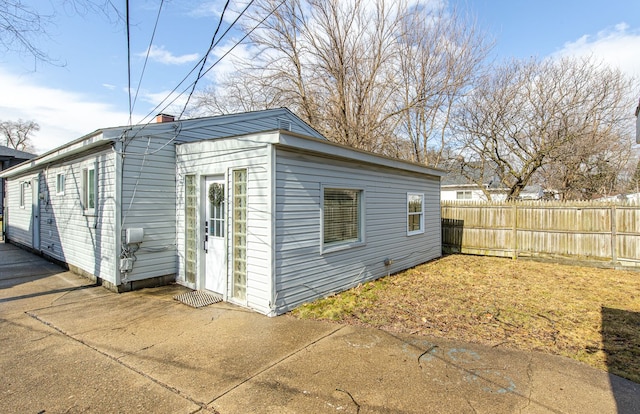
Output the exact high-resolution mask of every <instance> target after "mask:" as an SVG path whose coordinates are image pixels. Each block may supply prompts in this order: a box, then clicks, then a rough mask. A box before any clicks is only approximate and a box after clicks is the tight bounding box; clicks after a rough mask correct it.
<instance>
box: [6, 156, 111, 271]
mask: <svg viewBox="0 0 640 414" xmlns="http://www.w3.org/2000/svg"><path fill="white" fill-rule="evenodd" d="M88 167H93V168H96V174H97V199H96V209H95V214H94V215H86V214H85V212H84V210H83V206H82V204H81V201H80V200H81V193H82V170H83V169H84V168H88ZM61 172H64V174H65V191H64V194H57V192H56V176H57V174H58V173H61ZM33 176H36V175H33V174H31V175H30V176H29V177H33ZM39 177H40V189H39V191H40V194H41V201H40V250H41V251H42V252H43V253H44V254H46V255H48V256H50V257H52V258H54V259H57V260H60V261H63V262H65V263H67V264H69V265H73V266H76V267H78V268H79V269H82V270H84V271H85V272H88V273H90V274H92V275H94V276H96V277H99V278H101V279H104V280H107V281H109V282H111V283H115V269H116V263H117V257H116V255H115V248H114V234H115V230H114V229H115V211H116V206H115V194H114V191H115V190H114V188H115V187H114V184H115V168H114V154H113V152H112V151H111V150H105V151H102V152H98V153H93V154H91V155H85V156H84V157H82V158H76V159H73V160H67V161H66V162H60V163H57V164H53V165H49V166H48V167H47V168H46V169H44V170H42V171H41V172H40V173H39ZM21 181H23V179H22V178H18V177H16V178H12V179H11V180H10V181H9V182H10V183H11V184H10V189H11V197H10V199H11V204H12V206H11V218H10V220H9V222H8V230H9V231H8V234H7V236H8V238H9V239H10V240H12V241H16V242H19V243H22V244H26V245H28V246H31V244H32V235H31V234H30V232H31V230H30V229H29V230H28V231H27V229H26V224H27V223H29V220H30V215H31V208H30V205H29V207H27V205H26V202H25V208H24V209H21V208H18V209H15V208H14V207H13V203H14V202H13V199H14V197H16V203H17V198H18V196H19V187H18V185H14V184H13V183H19V182H21ZM14 187H15V190H14ZM14 193H15V194H14ZM28 193H29V194H26V195H27V196H28V199H29V202H30V200H31V195H30V192H28ZM25 201H26V200H25ZM31 225H32V224H31Z"/></svg>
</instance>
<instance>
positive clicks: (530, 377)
mask: <svg viewBox="0 0 640 414" xmlns="http://www.w3.org/2000/svg"><path fill="white" fill-rule="evenodd" d="M527 386H528V388H529V395H528V396H527V399H526V400H527V404H526V405H525V406H524V407H522V408H521V409H520V412H521V413H522V412H523V411H524V410H526V409H527V408H529V406H530V405H531V395H532V394H533V357H531V356H530V357H529V362H528V363H527Z"/></svg>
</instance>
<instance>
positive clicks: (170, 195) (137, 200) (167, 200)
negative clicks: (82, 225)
mask: <svg viewBox="0 0 640 414" xmlns="http://www.w3.org/2000/svg"><path fill="white" fill-rule="evenodd" d="M172 138H174V137H173V135H171V134H158V135H154V136H145V135H141V136H137V137H136V138H135V139H133V140H132V141H131V142H129V143H128V144H127V145H126V146H125V147H124V153H125V156H124V157H123V158H122V159H121V165H122V167H121V168H122V180H121V182H122V184H121V188H122V190H121V191H122V193H121V200H122V201H121V206H122V222H121V223H122V224H121V228H122V236H121V237H122V242H123V243H124V240H125V235H126V230H127V229H128V228H142V229H144V238H143V242H142V243H141V244H140V246H139V247H140V248H139V250H137V251H136V252H135V259H136V260H135V262H134V264H133V269H132V271H131V272H128V273H127V274H126V275H124V276H123V281H124V282H128V281H136V280H143V279H148V278H152V277H157V276H166V275H175V274H176V270H177V267H176V221H175V211H176V196H175V195H176V161H175V157H176V155H175V145H174V143H173V141H172ZM145 154H146V155H145Z"/></svg>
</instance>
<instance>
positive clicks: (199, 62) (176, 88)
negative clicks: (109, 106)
mask: <svg viewBox="0 0 640 414" xmlns="http://www.w3.org/2000/svg"><path fill="white" fill-rule="evenodd" d="M285 1H286V0H282V2H280V4H278V6H276V7H275V8H274V9H273V10H272V11H271V12H270V13H269V14H267V16H266V17H265V18H264V19H262V20H261V21H260V22H259V23H258V24H257V25H256V26H255V27H254V28H253V29H251V31H249V33H247V34H246V35H245V36H244V37H243V38H242V39H240V41H238V42H236V44H235V45H233V47H232V48H231V49H229V51H227V53H225V54H224V56H222V57H225V56H227V55H228V54H229V53H230V52H231V51H232V50H233V49H235V48H236V47H237V46H238V45H239V44H240V43H242V42H243V41H244V40H245V39H246V38H247V37H248V36H249V35H250V34H251V33H253V31H254V30H256V29H257V28H258V27H259V26H260V25H261V24H262V23H263V22H264V21H265V20H266V19H267V18H269V17H270V16H271V15H272V14H273V13H274V12H275V11H276V10H277V9H278V8H279V7H280V6H282V4H284V2H285ZM254 2H255V0H251V1H250V2H249V3H248V4H247V6H246V7H245V8H244V9H243V10H242V12H240V14H238V17H236V19H235V20H234V21H233V22H232V23H231V25H230V26H229V27H228V28H227V29H226V30H225V31H224V33H223V34H222V35H221V36H220V38H219V39H218V40H217V41H216V42H215V44H214V45H213V48H215V47H216V46H217V45H218V44H220V42H221V41H222V39H224V37H225V36H226V35H227V33H229V31H230V30H231V29H232V28H233V26H234V25H235V24H236V23H237V22H238V20H240V18H241V17H242V16H243V15H244V14H245V13H246V12H247V10H248V9H249V7H250V6H251V5H252V4H253V3H254ZM204 59H205V56H203V57H202V58H201V59H200V60H199V61H198V63H196V65H195V66H194V67H193V68H192V69H191V70H190V71H189V73H187V75H186V76H185V77H184V78H183V79H182V80H181V81H180V82H179V83H178V84H177V85H176V86H175V88H173V89H172V90H171V92H169V94H168V95H167V96H166V97H165V98H164V99H163V100H162V101H160V103H159V104H158V105H156V106H155V108H153V109H152V110H151V112H149V113H148V114H147V115H146V116H145V117H144V118H142V120H141V121H140V122H141V123H142V122H143V121H144V120H145V119H147V118H148V117H149V116H152V115H154V114H156V113H158V112H162V111H158V109H159V108H160V107H161V106H162V105H163V104H164V103H165V102H166V101H167V100H168V99H169V98H170V97H171V94H173V93H174V92H176V91H177V90H178V88H180V86H181V85H182V84H183V83H184V82H186V80H187V79H188V78H189V76H190V75H191V74H192V73H193V72H194V71H195V70H196V69H197V68H198V66H200V65H201V64H202V62H203V61H204ZM220 60H222V58H220V59H218V60H217V61H216V62H215V63H214V64H213V65H211V67H209V68H208V69H207V70H206V71H205V72H203V73H202V74H201V76H200V78H202V76H204V75H206V74H207V73H208V72H209V71H210V70H211V69H213V67H214V66H215V65H216V64H218V63H219V62H220ZM197 81H198V79H197V80H196V82H197ZM191 86H192V84H189V86H187V88H185V89H184V90H183V91H182V92H180V93H179V94H178V96H176V97H175V98H173V99H172V100H171V101H170V102H169V103H168V104H166V105H165V106H164V108H163V109H162V110H164V109H166V108H167V107H168V106H169V105H171V104H173V103H174V102H175V101H176V100H177V99H178V98H179V97H180V96H182V95H183V94H184V93H185V92H186V91H187V90H188V89H189V88H191ZM149 122H151V121H149Z"/></svg>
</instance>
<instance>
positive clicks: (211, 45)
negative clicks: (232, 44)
mask: <svg viewBox="0 0 640 414" xmlns="http://www.w3.org/2000/svg"><path fill="white" fill-rule="evenodd" d="M229 1H230V0H227V2H226V3H225V5H224V7H223V9H222V13H221V14H220V20H218V26H217V27H216V30H215V32H214V33H213V36H212V37H211V44H210V45H209V49H207V52H206V53H205V54H204V56H203V59H202V64H201V65H200V70H199V71H198V76H196V80H195V82H193V88H191V92H189V96H188V97H187V101H186V102H185V103H184V107H183V108H182V112H180V116H178V119H180V118H182V115H183V114H184V111H185V110H186V109H187V105H189V101H190V100H191V96H192V95H193V91H195V90H196V85H197V83H198V81H199V80H200V78H201V77H202V69H204V66H205V65H206V64H207V59H208V57H209V53H211V51H212V50H213V47H214V45H215V40H216V35H217V34H218V30H220V26H222V21H223V20H224V14H225V13H226V11H227V7H229ZM249 5H251V3H249ZM247 7H248V6H247ZM245 10H246V9H245ZM236 21H237V20H236ZM225 34H226V32H225ZM222 37H224V36H222Z"/></svg>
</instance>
